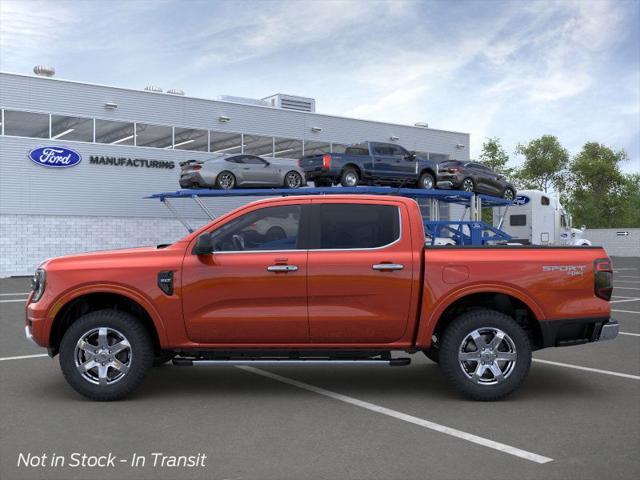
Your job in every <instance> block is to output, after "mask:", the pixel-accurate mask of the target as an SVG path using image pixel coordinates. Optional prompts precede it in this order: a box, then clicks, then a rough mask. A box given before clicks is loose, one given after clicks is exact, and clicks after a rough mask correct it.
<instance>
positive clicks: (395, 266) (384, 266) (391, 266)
mask: <svg viewBox="0 0 640 480" xmlns="http://www.w3.org/2000/svg"><path fill="white" fill-rule="evenodd" d="M371 268H373V269H374V270H381V271H385V270H402V269H403V268H404V265H402V264H401V263H376V264H374V265H371Z"/></svg>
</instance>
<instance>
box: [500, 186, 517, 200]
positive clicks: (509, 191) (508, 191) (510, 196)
mask: <svg viewBox="0 0 640 480" xmlns="http://www.w3.org/2000/svg"><path fill="white" fill-rule="evenodd" d="M502 198H504V199H506V200H515V199H516V192H514V191H513V188H511V187H507V188H505V189H504V192H502Z"/></svg>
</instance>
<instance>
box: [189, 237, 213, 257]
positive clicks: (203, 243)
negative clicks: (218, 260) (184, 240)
mask: <svg viewBox="0 0 640 480" xmlns="http://www.w3.org/2000/svg"><path fill="white" fill-rule="evenodd" d="M212 253H213V240H212V238H211V234H210V233H209V232H205V233H203V234H202V235H200V236H199V237H198V239H197V240H196V245H195V246H194V247H193V254H194V255H211V254H212Z"/></svg>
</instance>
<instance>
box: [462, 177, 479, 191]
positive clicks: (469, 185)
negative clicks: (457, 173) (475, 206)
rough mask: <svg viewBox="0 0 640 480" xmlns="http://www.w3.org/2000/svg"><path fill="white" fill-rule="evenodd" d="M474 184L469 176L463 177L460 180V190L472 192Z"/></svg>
mask: <svg viewBox="0 0 640 480" xmlns="http://www.w3.org/2000/svg"><path fill="white" fill-rule="evenodd" d="M475 187H476V186H475V184H474V183H473V180H472V179H471V178H465V179H464V180H463V181H462V190H464V191H465V192H473V191H474V190H475Z"/></svg>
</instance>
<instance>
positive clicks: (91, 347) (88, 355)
mask: <svg viewBox="0 0 640 480" xmlns="http://www.w3.org/2000/svg"><path fill="white" fill-rule="evenodd" d="M74 358H75V363H76V368H77V369H78V372H80V375H81V376H82V378H84V379H85V380H86V381H88V382H90V383H93V384H95V385H112V384H114V383H116V382H117V381H119V380H122V378H123V377H124V376H125V375H126V374H127V372H128V371H129V369H130V368H131V362H132V361H133V352H132V351H131V344H130V343H129V340H127V337H125V336H124V335H123V334H122V333H120V332H119V331H118V330H114V329H113V328H108V327H100V328H94V329H91V330H89V331H88V332H86V333H84V334H83V335H81V336H80V339H79V340H78V342H77V343H76V348H75V352H74Z"/></svg>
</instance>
